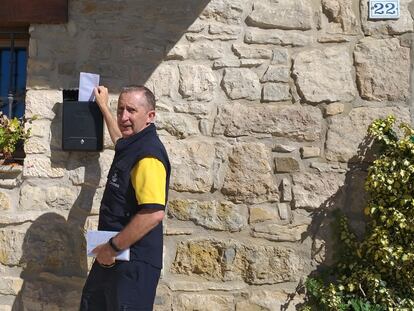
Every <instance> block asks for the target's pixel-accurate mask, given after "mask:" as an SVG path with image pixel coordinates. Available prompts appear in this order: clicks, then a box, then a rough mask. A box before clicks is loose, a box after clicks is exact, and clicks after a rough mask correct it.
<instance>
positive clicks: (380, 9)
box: [374, 3, 396, 15]
mask: <svg viewBox="0 0 414 311" xmlns="http://www.w3.org/2000/svg"><path fill="white" fill-rule="evenodd" d="M384 7H385V10H386V11H385V14H395V13H396V5H395V3H386V4H385V5H384V4H383V3H375V4H374V13H375V14H378V15H383V14H384Z"/></svg>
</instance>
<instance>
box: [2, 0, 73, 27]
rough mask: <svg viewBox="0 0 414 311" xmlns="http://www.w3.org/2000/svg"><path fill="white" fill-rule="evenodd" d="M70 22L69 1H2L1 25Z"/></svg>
mask: <svg viewBox="0 0 414 311" xmlns="http://www.w3.org/2000/svg"><path fill="white" fill-rule="evenodd" d="M67 21H68V0H0V24H3V25H7V24H59V23H67Z"/></svg>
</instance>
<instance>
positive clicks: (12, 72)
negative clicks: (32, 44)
mask: <svg viewBox="0 0 414 311" xmlns="http://www.w3.org/2000/svg"><path fill="white" fill-rule="evenodd" d="M27 47H28V32H27V29H26V28H14V29H10V28H0V111H2V112H3V113H4V114H6V115H7V116H9V117H17V118H21V117H23V115H24V111H25V94H26V67H27Z"/></svg>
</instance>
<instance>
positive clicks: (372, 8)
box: [369, 0, 400, 19]
mask: <svg viewBox="0 0 414 311" xmlns="http://www.w3.org/2000/svg"><path fill="white" fill-rule="evenodd" d="M399 17H400V0H370V1H369V18H371V19H397V18H399Z"/></svg>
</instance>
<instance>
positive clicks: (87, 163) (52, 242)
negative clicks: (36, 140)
mask: <svg viewBox="0 0 414 311" xmlns="http://www.w3.org/2000/svg"><path fill="white" fill-rule="evenodd" d="M61 108H62V104H60V103H57V104H55V106H54V108H53V110H54V112H55V115H56V117H55V118H54V119H53V121H52V124H51V133H52V139H51V163H52V167H54V168H63V169H65V171H66V172H74V171H75V170H77V169H78V170H80V172H82V170H83V168H84V173H83V174H82V173H80V174H77V178H76V181H74V182H73V183H75V184H76V185H79V186H80V192H79V195H78V196H77V198H76V200H75V201H74V203H73V205H72V206H71V207H70V210H69V212H66V213H67V216H66V217H67V218H65V217H64V215H65V213H62V214H60V213H55V212H50V213H45V214H43V215H42V216H40V217H38V218H37V219H36V220H34V221H33V223H32V225H31V226H30V227H29V229H28V230H27V232H26V235H25V238H24V241H23V255H22V257H21V259H20V265H21V266H23V267H24V269H23V271H22V273H21V278H22V279H23V286H22V288H21V290H20V292H19V294H18V296H17V297H16V299H15V302H14V304H13V308H12V310H13V311H21V310H65V311H70V310H78V308H79V301H80V295H81V290H82V287H83V283H84V281H85V278H86V275H87V271H88V263H87V258H86V242H85V238H84V232H85V225H86V222H87V218H88V217H89V216H91V209H92V205H93V203H94V201H99V200H96V199H95V200H94V197H95V195H96V194H97V192H98V193H99V191H97V190H98V188H99V183H100V178H101V169H100V164H99V157H100V154H99V153H98V152H63V151H61V147H60V146H61V137H62V135H61V133H62V127H61V124H62V122H61V121H62V120H61ZM59 183H60V184H61V185H63V184H62V182H61V181H59ZM67 183H69V184H71V183H72V182H71V181H70V179H69V178H68V181H67ZM70 188H72V186H71V187H70Z"/></svg>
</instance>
